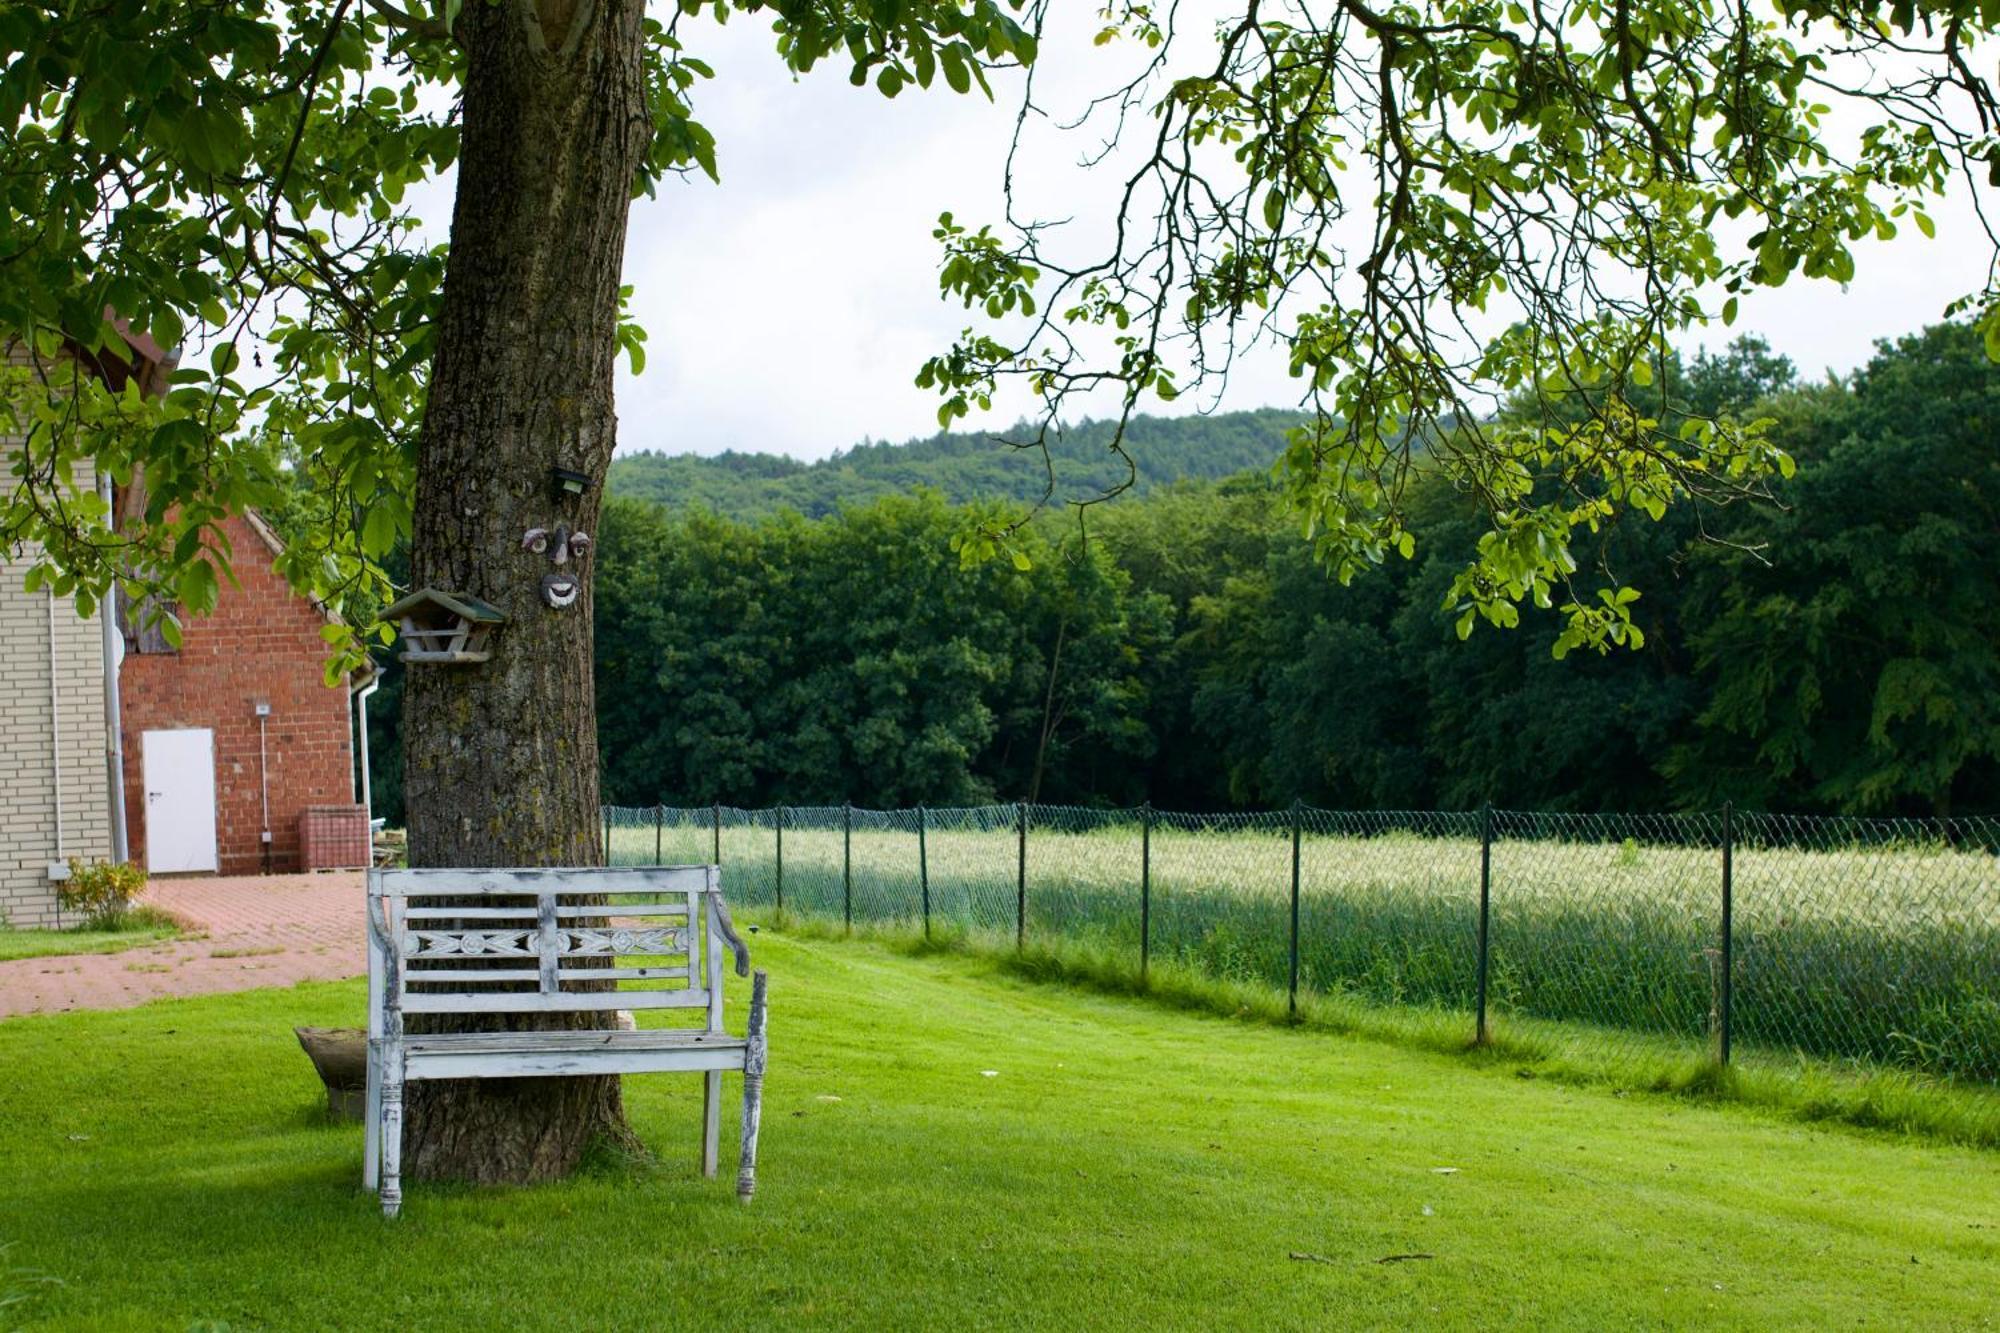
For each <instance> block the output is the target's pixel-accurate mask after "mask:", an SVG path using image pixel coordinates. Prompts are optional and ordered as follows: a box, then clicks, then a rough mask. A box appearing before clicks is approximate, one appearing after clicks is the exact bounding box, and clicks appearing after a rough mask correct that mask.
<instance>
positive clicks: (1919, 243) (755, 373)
mask: <svg viewBox="0 0 2000 1333" xmlns="http://www.w3.org/2000/svg"><path fill="white" fill-rule="evenodd" d="M1078 12H1081V7H1079V11H1078ZM683 35H684V36H685V37H686V38H687V39H688V42H689V48H690V50H691V52H692V53H693V54H695V55H698V56H700V57H702V58H704V59H707V60H708V61H710V63H711V64H713V65H714V66H715V69H716V74H717V77H716V78H715V79H714V80H712V81H710V82H708V83H705V84H704V85H702V87H701V89H700V90H699V98H700V100H699V103H698V105H697V115H698V116H699V118H700V119H701V120H702V121H703V123H704V124H706V125H707V126H708V127H709V128H710V129H711V130H712V131H713V132H714V133H715V135H716V138H717V140H718V143H719V157H720V162H721V169H722V183H721V185H719V186H717V185H712V184H710V183H709V182H707V181H706V180H705V179H700V180H693V181H688V182H670V183H668V184H666V185H664V186H663V187H662V189H661V191H660V197H659V198H658V199H657V200H650V201H649V200H640V201H639V202H638V203H637V204H636V205H635V206H634V209H633V214H632V232H631V238H630V242H629V245H628V251H627V261H626V273H627V280H628V281H630V282H632V283H633V284H634V285H635V287H636V292H635V296H634V304H635V311H636V314H637V316H638V318H639V320H640V322H641V323H642V324H643V325H644V326H645V328H646V330H647V332H648V335H649V339H650V341H649V343H648V358H647V360H648V364H647V368H646V372H645V373H644V374H643V375H642V376H639V377H637V378H634V377H632V376H630V375H629V374H625V373H623V372H621V377H620V381H619V389H618V392H619V419H620V440H621V448H622V449H626V450H630V449H635V448H656V449H664V450H667V451H670V452H681V451H689V452H695V453H703V454H708V453H716V452H720V451H721V450H724V449H746V450H766V451H777V452H783V453H788V454H793V455H796V456H799V457H803V458H816V457H823V456H824V455H826V454H828V453H830V452H832V451H834V450H836V449H839V448H843V447H845V446H847V445H849V444H851V443H854V442H855V441H857V440H859V439H861V438H862V437H864V436H872V437H874V438H877V439H881V438H890V439H901V438H905V437H909V436H915V435H923V434H928V433H930V432H931V431H933V430H935V429H936V421H935V416H934V413H935V409H936V400H935V398H934V396H933V395H931V394H929V393H927V392H925V391H922V390H919V389H917V388H916V387H915V386H914V384H913V383H912V379H913V377H914V375H915V373H916V370H917V367H918V366H919V364H920V363H921V362H922V361H923V359H924V358H925V357H926V356H928V355H930V354H932V353H934V352H936V351H938V350H940V349H942V348H944V347H945V346H947V345H948V344H949V342H950V340H951V339H952V337H953V335H954V334H956V333H957V331H958V330H959V329H960V328H961V327H962V326H963V325H964V324H965V323H966V322H967V320H966V318H965V312H963V311H962V310H959V309H957V308H956V307H954V306H950V305H946V304H944V303H942V302H941V301H940V300H939V297H938V292H937V279H936V272H937V258H938V251H937V247H936V245H935V243H934V242H933V241H932V239H931V235H930V233H931V228H932V226H933V225H934V223H935V219H936V217H937V215H938V213H939V212H941V211H942V210H944V209H948V208H949V209H953V210H955V211H957V212H959V213H960V214H961V216H962V217H964V218H966V219H968V220H975V221H986V220H997V219H998V217H999V213H1000V190H999V187H1000V180H1001V171H1002V167H1003V162H1004V155H1005V152H1006V146H1007V140H1008V136H1009V133H1010V131H1011V128H1012V117H1013V111H1014V98H1013V96H1012V95H1011V92H1012V90H1011V89H1010V88H1008V87H1001V88H1000V89H999V96H998V98H997V99H996V101H994V102H991V103H989V102H987V101H986V100H985V99H984V98H981V97H979V96H977V95H976V94H975V95H973V96H967V97H960V96H955V95H953V94H951V93H949V92H947V91H945V90H944V89H943V88H942V87H941V86H940V87H939V88H937V89H934V90H932V91H930V92H928V93H926V92H921V91H918V90H915V89H912V90H909V91H906V92H905V93H904V94H903V95H902V96H900V97H898V98H896V99H894V100H893V101H892V100H889V99H885V98H883V97H882V96H881V95H880V94H879V93H877V92H875V91H874V90H873V89H872V88H867V89H860V88H855V87H852V86H851V85H850V84H849V83H848V82H847V79H846V77H845V74H846V70H845V66H844V63H842V62H835V63H834V64H832V65H829V66H827V67H825V68H822V69H820V70H818V71H815V72H814V73H813V74H812V75H810V76H807V77H805V78H802V79H794V78H793V77H792V76H791V75H790V74H789V73H787V72H786V70H785V69H784V67H783V65H782V63H781V62H780V60H779V58H778V57H777V55H776V53H775V51H774V50H773V39H772V37H771V34H770V32H769V30H768V28H766V27H764V26H762V25H759V24H756V23H750V22H743V21H741V20H739V21H737V22H735V23H732V24H730V25H728V26H727V27H726V28H721V29H717V28H715V27H714V26H713V25H701V26H696V27H684V32H683ZM1075 36H1076V34H1074V33H1071V34H1059V35H1058V37H1057V39H1055V40H1051V41H1049V42H1048V43H1046V44H1045V46H1044V60H1043V66H1042V69H1041V70H1040V71H1039V72H1038V75H1037V78H1038V83H1039V86H1040V88H1041V89H1042V91H1043V92H1044V93H1045V94H1046V95H1047V98H1048V100H1049V101H1050V102H1051V104H1053V105H1075V104H1078V103H1080V101H1081V99H1082V97H1084V96H1086V95H1088V93H1089V92H1090V91H1094V90H1096V89H1098V88H1101V87H1102V86H1103V83H1104V80H1105V78H1106V70H1107V63H1106V62H1107V57H1105V56H1104V55H1103V54H1101V53H1097V52H1093V51H1091V49H1090V48H1089V45H1088V42H1087V40H1084V41H1077V40H1073V39H1074V38H1075ZM1075 151H1076V149H1075V146H1074V145H1067V146H1058V149H1057V152H1058V153H1062V152H1067V153H1074V152H1075ZM1115 175H1116V173H1115V171H1114V170H1113V169H1112V168H1111V167H1109V166H1107V167H1102V168H1099V169H1098V170H1096V171H1095V172H1092V173H1088V174H1086V173H1082V172H1080V171H1078V170H1077V169H1076V167H1075V165H1074V163H1072V162H1069V161H1065V160H1062V159H1061V158H1060V157H1059V156H1057V155H1056V154H1051V153H1048V152H1043V153H1040V154H1031V155H1030V156H1029V158H1028V160H1027V161H1026V162H1025V163H1024V167H1023V170H1022V173H1021V180H1022V183H1023V184H1024V185H1025V186H1026V188H1027V190H1028V191H1029V193H1030V194H1031V195H1032V196H1033V197H1034V199H1035V201H1036V204H1037V205H1038V206H1039V207H1041V208H1043V210H1044V211H1046V212H1051V213H1053V212H1068V211H1081V212H1084V213H1085V214H1088V212H1089V209H1090V201H1091V200H1092V199H1095V200H1096V201H1097V205H1096V206H1097V207H1098V208H1099V209H1101V208H1102V207H1104V205H1105V203H1106V202H1107V201H1108V200H1109V199H1110V197H1111V195H1112V192H1113V191H1114V190H1115V188H1116V180H1115ZM1072 199H1074V201H1075V202H1076V205H1077V208H1076V210H1071V209H1068V208H1065V207H1064V205H1065V204H1066V203H1068V202H1070V201H1071V200H1072ZM1938 221H1939V234H1938V238H1937V240H1935V241H1932V242H1926V241H1924V240H1923V239H1922V238H1921V237H1919V236H1918V235H1917V234H1916V231H1915V228H1914V227H1905V229H1904V231H1905V234H1904V235H1903V236H1902V237H1900V238H1898V239H1897V240H1896V241H1894V242H1892V243H1888V244H1875V243H1870V244H1868V245H1865V246H1863V247H1861V248H1860V251H1859V253H1858V256H1857V257H1858V260H1859V265H1860V267H1859V274H1858V276H1857V277H1856V279H1855V281H1854V282H1853V283H1852V284H1850V286H1849V287H1848V288H1847V289H1846V290H1844V291H1843V290H1842V289H1841V288H1839V287H1837V286H1834V285H1832V284H1829V283H1824V282H1818V283H1813V282H1806V281H1804V280H1802V279H1801V280H1795V281H1794V282H1793V283H1792V284H1790V285H1788V286H1787V287H1785V288H1782V289H1779V290H1777V291H1774V292H1761V293H1757V294H1756V295H1754V296H1753V297H1752V298H1750V299H1746V300H1745V301H1744V303H1743V311H1742V316H1741V318H1740V319H1739V321H1738V324H1737V326H1736V328H1735V329H1733V330H1728V331H1718V332H1717V333H1716V334H1714V335H1713V336H1712V337H1711V338H1710V339H1709V340H1708V341H1709V342H1710V343H1711V344H1720V343H1721V342H1724V341H1726V340H1727V339H1728V338H1729V337H1731V336H1734V334H1735V333H1738V332H1746V331H1751V332H1758V333H1762V334H1764V335H1765V336H1766V337H1768V338H1769V339H1770V341H1771V342H1772V344H1773V345H1774V346H1775V347H1776V348H1777V349H1778V350H1779V351H1781V352H1784V353H1785V354H1787V355H1789V356H1791V357H1792V358H1793V360H1794V361H1795V362H1797V363H1798V365H1799V367H1800V369H1801V371H1802V372H1803V373H1805V374H1807V375H1809V376H1811V375H1817V374H1818V373H1820V372H1821V371H1822V370H1824V369H1826V368H1833V369H1836V370H1847V369H1851V368H1852V367H1854V366H1856V365H1858V364H1860V363H1861V362H1863V361H1865V360H1866V359H1867V357H1868V355H1869V353H1870V351H1871V348H1872V345H1873V342H1874V340H1875V339H1876V338H1878V337H1884V336H1893V335H1896V334H1900V333H1904V332H1908V331H1911V330H1913V329H1915V328H1917V327H1919V326H1920V325H1922V324H1924V323H1927V322H1930V321H1933V320H1935V319H1937V318H1939V317H1940V316H1941V314H1942V312H1943V309H1944V306H1945V304H1946V302H1947V301H1949V300H1950V299H1951V298H1952V297H1953V296H1955V295H1957V294H1959V293H1960V292H1961V291H1963V290H1964V289H1966V288H1967V287H1970V286H1973V285H1975V284H1976V283H1977V282H1978V281H1979V279H1980V276H1981V275H1982V274H1983V272H1984V263H1985V257H1984V254H1983V252H1982V250H1981V246H1982V245H1983V244H1984V237H1983V236H1981V235H1980V234H1979V233H1978V232H1977V230H1976V227H1975V224H1974V219H1973V217H1972V214H1971V209H1970V207H1969V206H1967V205H1965V204H1964V203H1963V202H1962V201H1961V202H1960V203H1959V204H1958V205H1957V206H1954V207H1951V208H1946V209H1943V210H1940V213H1939V218H1938ZM1080 225H1085V226H1087V225H1088V223H1087V221H1086V222H1085V223H1084V224H1080ZM1295 398H1296V393H1295V391H1294V390H1293V388H1292V384H1291V381H1290V380H1289V378H1288V377H1287V376H1286V374H1285V372H1284V366H1283V361H1282V358H1281V357H1280V356H1279V355H1277V354H1276V353H1274V352H1271V351H1269V350H1266V351H1265V352H1263V353H1261V354H1258V355H1254V356H1252V357H1251V358H1250V359H1248V360H1247V361H1246V362H1244V363H1242V364H1241V365H1240V366H1239V368H1238V372H1237V374H1236V376H1235V377H1234V378H1233V379H1232V382H1231V384H1230V385H1229V387H1228V389H1227V392H1226V394H1225V396H1224V400H1223V405H1224V406H1226V407H1254V406H1261V405H1265V404H1272V403H1287V402H1291V401H1294V400H1295ZM1184 405H1185V406H1193V405H1194V404H1192V403H1185V404H1184ZM1022 406H1024V404H1023V403H1022V402H1020V401H1019V400H1015V401H1010V402H1009V403H1008V404H1007V405H1006V407H1005V408H1004V409H1003V410H1001V411H998V412H996V413H995V414H993V416H992V417H991V418H988V419H986V420H984V421H980V420H975V422H974V424H975V425H978V426H987V427H991V428H995V429H998V428H999V427H1001V426H1004V425H1005V424H1007V423H1008V422H1009V421H1010V420H1011V419H1012V416H1013V414H1014V413H1015V412H1017V411H1019V410H1020V408H1021V407H1022Z"/></svg>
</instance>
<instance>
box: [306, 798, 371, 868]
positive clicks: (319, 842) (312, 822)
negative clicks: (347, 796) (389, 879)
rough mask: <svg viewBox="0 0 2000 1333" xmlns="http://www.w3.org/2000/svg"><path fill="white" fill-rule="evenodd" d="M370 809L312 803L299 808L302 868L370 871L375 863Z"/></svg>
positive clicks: (356, 806)
mask: <svg viewBox="0 0 2000 1333" xmlns="http://www.w3.org/2000/svg"><path fill="white" fill-rule="evenodd" d="M374 859H375V857H374V847H373V845H372V839H371V838H370V836H369V830H368V812H367V811H366V810H364V809H362V808H361V807H360V806H358V805H309V806H307V807H306V808H305V809H303V810H301V811H299V869H301V870H308V871H310V870H366V869H367V868H368V867H369V866H370V865H372V864H374Z"/></svg>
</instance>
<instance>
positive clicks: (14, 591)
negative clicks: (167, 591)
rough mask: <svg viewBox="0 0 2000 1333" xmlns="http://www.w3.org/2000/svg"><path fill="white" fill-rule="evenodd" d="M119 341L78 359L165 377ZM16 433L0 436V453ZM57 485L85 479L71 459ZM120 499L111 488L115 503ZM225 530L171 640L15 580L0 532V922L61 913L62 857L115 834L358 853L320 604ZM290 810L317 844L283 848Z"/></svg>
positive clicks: (15, 551)
mask: <svg viewBox="0 0 2000 1333" xmlns="http://www.w3.org/2000/svg"><path fill="white" fill-rule="evenodd" d="M128 337H130V338H131V341H132V342H133V345H134V346H135V347H137V348H138V349H139V351H140V353H141V360H140V362H139V363H138V364H137V365H136V366H134V367H130V368H128V367H126V366H124V365H123V364H121V363H99V362H96V361H92V362H90V365H91V369H92V370H93V371H94V372H96V373H100V374H103V375H105V376H106V378H107V379H109V380H110V381H111V382H112V385H113V387H114V388H115V387H117V386H118V385H119V384H121V383H123V382H124V380H125V379H126V378H127V377H130V376H133V375H136V376H137V378H138V379H139V382H140V385H141V388H142V390H144V391H147V392H156V391H159V390H160V389H162V388H164V384H165V376H164V373H163V372H164V371H165V370H167V369H170V368H171V358H170V357H169V356H167V355H165V354H162V353H161V352H160V351H159V349H157V348H156V347H154V346H153V345H152V344H151V343H150V342H148V341H147V340H146V339H144V338H142V337H134V336H131V335H129V334H128ZM6 356H7V358H8V359H9V360H12V361H14V362H16V363H17V364H18V363H19V361H20V357H19V354H18V351H17V350H16V349H12V348H10V349H9V350H8V351H7V352H6ZM18 447H19V446H18V443H17V442H15V441H11V440H7V439H0V465H4V464H5V463H6V462H7V461H8V460H10V459H11V457H12V456H13V455H14V454H15V453H16V452H17V450H18ZM72 484H73V485H75V486H76V487H78V488H87V487H93V486H95V485H96V480H95V478H93V477H92V476H90V475H89V469H87V468H83V469H79V470H78V475H76V476H75V477H73V478H72ZM138 503H142V499H141V497H138V496H136V495H133V494H123V493H121V494H120V495H118V496H117V497H115V499H114V505H113V508H114V511H115V512H127V511H128V508H129V506H132V505H135V504H138ZM226 529H227V532H228V536H229V540H230V544H231V546H232V547H233V548H234V549H233V556H232V567H233V569H234V573H235V578H236V582H235V584H232V583H230V582H229V581H227V580H225V581H224V583H223V586H222V589H221V592H220V595H219V597H218V600H217V605H216V609H215V612H214V613H213V614H212V615H209V616H206V617H200V618H196V617H186V618H183V620H182V636H181V645H180V648H179V650H178V651H173V650H169V649H168V648H167V645H166V643H165V641H164V639H163V638H162V637H161V636H160V634H159V633H158V631H157V629H154V630H151V631H149V630H147V629H146V628H145V625H144V621H145V617H144V616H143V615H131V614H126V608H123V607H121V608H120V610H119V614H118V615H117V616H116V617H115V618H114V620H113V622H112V624H111V625H109V626H107V624H106V620H105V615H104V613H103V612H100V613H99V615H98V616H97V617H95V618H92V619H89V620H86V619H84V618H83V617H82V616H80V615H79V614H78V613H77V609H76V604H75V600H74V599H73V598H70V597H58V596H52V595H51V594H50V593H49V592H48V591H46V590H43V591H38V592H35V593H29V592H28V591H27V590H26V588H25V586H24V576H25V574H26V571H27V569H28V566H29V565H30V564H31V563H32V561H33V558H34V555H35V552H34V551H33V550H31V549H29V548H27V547H25V546H22V547H16V548H0V662H4V663H5V665H6V669H7V675H8V688H7V689H6V690H5V691H0V924H6V925H13V926H21V927H31V926H47V925H57V924H61V918H60V913H59V912H58V911H57V903H56V892H55V889H56V883H57V881H58V879H59V877H60V875H61V874H62V870H63V865H64V863H65V862H66V861H67V860H68V858H70V857H81V858H84V859H86V860H93V859H100V858H103V859H111V858H115V857H117V856H119V855H120V854H121V850H122V851H123V854H124V855H125V857H126V859H129V860H131V861H133V862H135V863H137V864H138V865H140V866H143V867H146V868H147V869H148V870H150V871H151V872H153V873H156V874H164V873H175V872H182V871H209V872H220V873H223V874H241V873H251V872H257V871H264V870H276V871H284V870H297V869H301V868H303V865H302V862H306V863H311V864H317V865H329V864H336V863H338V864H363V863H365V859H366V855H367V838H366V828H367V824H366V815H365V813H363V812H362V810H361V809H360V807H359V806H358V805H357V804H356V801H355V789H356V772H355V765H354V750H353V738H354V728H353V724H352V720H351V717H352V712H351V705H350V692H349V688H348V682H345V681H343V682H341V683H339V684H337V685H335V686H333V687H331V688H329V687H328V686H327V685H326V683H325V680H324V677H323V675H322V669H323V665H324V663H325V657H326V644H325V641H324V640H323V639H322V638H321V635H320V631H321V630H322V629H323V628H324V627H325V625H326V616H325V613H323V612H322V611H321V610H320V609H319V608H317V607H316V606H315V605H314V604H313V603H311V602H310V601H308V600H306V599H305V598H302V597H300V596H298V595H297V594H296V593H294V592H292V591H291V590H290V588H289V587H288V586H287V585H286V584H285V582H284V581H283V579H281V578H280V577H279V575H278V573H277V571H276V568H275V566H274V563H273V561H274V559H275V557H276V555H277V554H278V552H279V551H280V550H281V549H282V547H281V546H280V545H279V543H278V540H277V537H276V536H275V535H274V534H273V533H272V532H271V530H270V528H269V527H268V526H267V525H266V524H265V523H264V522H263V521H262V520H261V519H259V518H258V517H257V516H255V515H254V514H244V515H239V516H236V517H232V518H230V519H229V520H227V523H226ZM356 683H357V684H358V683H360V682H356ZM114 719H115V720H114ZM121 752H122V753H121ZM114 772H116V773H117V774H118V775H119V776H120V777H121V778H122V781H114V779H113V774H114ZM121 788H122V790H119V789H121ZM315 812H316V813H315ZM121 816H122V818H121ZM307 822H311V824H312V825H313V829H314V832H315V837H316V841H318V842H319V843H320V851H321V853H322V854H321V855H319V856H318V857H313V856H311V855H310V854H308V855H307V856H305V857H302V855H301V852H302V848H301V827H302V824H305V823H307ZM328 828H337V829H338V830H339V832H340V834H342V835H343V841H344V843H345V845H344V846H343V847H342V848H341V850H340V853H339V855H338V856H329V855H327V854H325V845H324V844H325V839H324V837H323V834H324V831H325V830H326V829H328ZM267 834H268V837H267V836H266V835H267ZM121 841H125V842H127V843H128V847H127V848H126V849H121V847H120V843H121Z"/></svg>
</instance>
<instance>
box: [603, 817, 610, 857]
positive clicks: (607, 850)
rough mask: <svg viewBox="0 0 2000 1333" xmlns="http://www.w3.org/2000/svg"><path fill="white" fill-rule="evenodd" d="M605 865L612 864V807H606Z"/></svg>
mask: <svg viewBox="0 0 2000 1333" xmlns="http://www.w3.org/2000/svg"><path fill="white" fill-rule="evenodd" d="M604 864H606V865H610V864H611V807H610V806H608V805H607V806H605V807H604Z"/></svg>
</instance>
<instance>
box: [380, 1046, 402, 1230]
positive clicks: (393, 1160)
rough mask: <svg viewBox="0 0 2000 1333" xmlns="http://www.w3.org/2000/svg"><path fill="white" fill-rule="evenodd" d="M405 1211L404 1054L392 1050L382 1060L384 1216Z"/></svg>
mask: <svg viewBox="0 0 2000 1333" xmlns="http://www.w3.org/2000/svg"><path fill="white" fill-rule="evenodd" d="M402 1207H403V1052H402V1051H401V1050H400V1049H399V1048H396V1047H390V1048H389V1049H388V1050H386V1051H384V1052H383V1060H382V1216H384V1217H394V1216H395V1215H396V1214H397V1212H399V1211H400V1210H401V1209H402Z"/></svg>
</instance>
